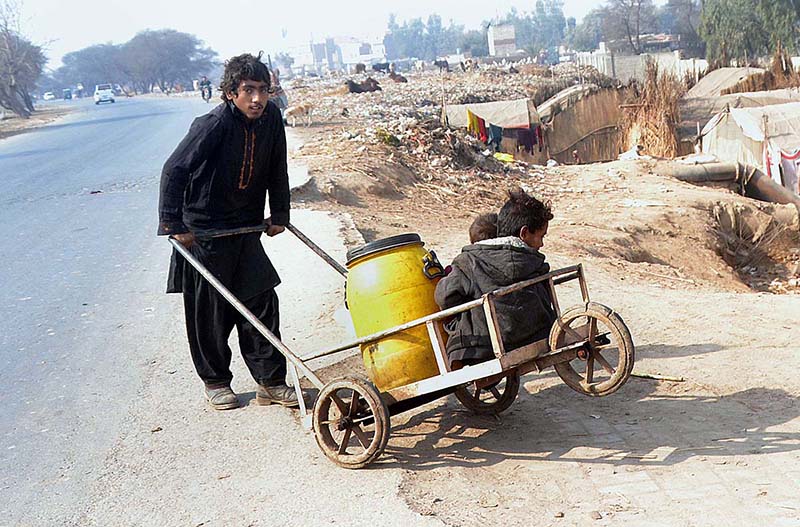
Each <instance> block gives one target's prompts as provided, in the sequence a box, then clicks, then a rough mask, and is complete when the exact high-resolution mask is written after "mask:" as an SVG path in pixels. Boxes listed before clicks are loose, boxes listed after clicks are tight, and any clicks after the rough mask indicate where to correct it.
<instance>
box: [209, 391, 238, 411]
mask: <svg viewBox="0 0 800 527" xmlns="http://www.w3.org/2000/svg"><path fill="white" fill-rule="evenodd" d="M206 401H208V404H209V406H211V408H213V409H214V410H231V409H233V408H239V398H238V397H236V394H235V393H233V390H231V387H230V386H217V387H213V388H212V387H209V386H206Z"/></svg>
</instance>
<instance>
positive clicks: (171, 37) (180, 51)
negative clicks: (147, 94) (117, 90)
mask: <svg viewBox="0 0 800 527" xmlns="http://www.w3.org/2000/svg"><path fill="white" fill-rule="evenodd" d="M215 57H216V52H214V51H213V50H211V49H210V48H206V47H203V43H202V41H201V40H200V39H199V38H197V37H196V36H194V35H190V34H188V33H181V32H180V31H175V30H174V29H160V30H156V31H154V30H146V31H142V32H141V33H138V34H137V35H136V36H135V37H133V38H132V39H131V40H130V41H128V42H127V43H126V44H125V45H124V46H123V47H122V58H123V63H124V70H125V71H127V72H128V73H129V75H130V77H131V78H132V79H134V80H135V82H137V83H138V84H140V85H146V86H147V87H148V88H149V87H152V86H153V85H157V86H158V87H159V88H160V89H161V91H163V92H169V91H170V90H171V89H172V88H174V87H175V86H176V85H178V84H190V83H191V81H192V79H194V78H196V77H197V75H198V74H200V73H206V72H208V71H209V70H210V69H211V68H212V67H213V65H214V58H215Z"/></svg>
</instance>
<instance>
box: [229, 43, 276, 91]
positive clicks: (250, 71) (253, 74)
mask: <svg viewBox="0 0 800 527" xmlns="http://www.w3.org/2000/svg"><path fill="white" fill-rule="evenodd" d="M261 55H262V52H260V51H259V53H258V56H254V55H251V54H250V53H243V54H242V55H236V56H235V57H233V58H231V59H230V60H227V61H225V72H224V73H223V74H222V81H221V82H220V84H219V89H220V90H222V95H221V97H222V100H223V101H227V100H228V98H227V97H226V94H227V93H228V92H232V93H234V94H237V93H238V91H239V84H240V83H241V82H242V81H244V80H250V81H260V82H266V83H267V88H269V87H270V78H269V68H267V65H266V64H264V63H263V62H261Z"/></svg>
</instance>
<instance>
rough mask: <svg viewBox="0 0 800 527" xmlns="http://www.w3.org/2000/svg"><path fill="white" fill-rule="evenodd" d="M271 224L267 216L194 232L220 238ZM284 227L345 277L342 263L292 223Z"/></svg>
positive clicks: (200, 236)
mask: <svg viewBox="0 0 800 527" xmlns="http://www.w3.org/2000/svg"><path fill="white" fill-rule="evenodd" d="M271 225H272V222H271V221H270V219H269V218H267V219H266V220H264V221H263V222H262V223H261V225H252V226H250V227H239V228H238V229H209V230H206V231H198V232H196V233H195V236H196V237H198V238H200V239H201V240H202V239H208V238H222V237H223V236H236V235H237V234H250V233H255V232H264V231H266V230H267V228H269V227H270V226H271ZM286 228H287V229H289V232H291V233H292V234H294V235H295V236H297V238H298V239H299V240H300V241H301V242H303V243H304V244H305V245H306V247H308V248H309V249H311V250H312V251H314V252H315V253H316V254H317V256H319V257H320V258H322V259H323V260H324V261H325V263H327V264H328V265H330V266H331V267H333V268H334V269H335V270H336V272H337V273H339V274H340V275H342V276H344V277H347V269H345V268H344V267H343V266H342V264H340V263H339V262H337V261H336V260H335V259H334V258H333V257H332V256H331V255H329V254H328V253H326V252H325V251H323V250H322V249H321V248H320V246H319V245H317V244H316V243H314V242H313V241H311V239H310V238H309V237H308V236H306V235H305V234H303V233H302V232H301V231H300V229H298V228H297V227H295V226H294V225H292V224H291V223H289V224H287V225H286Z"/></svg>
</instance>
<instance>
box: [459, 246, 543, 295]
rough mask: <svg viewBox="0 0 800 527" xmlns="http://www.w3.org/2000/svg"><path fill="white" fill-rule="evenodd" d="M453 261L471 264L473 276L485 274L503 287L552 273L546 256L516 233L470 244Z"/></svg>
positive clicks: (469, 268) (470, 271)
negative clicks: (528, 244) (515, 234)
mask: <svg viewBox="0 0 800 527" xmlns="http://www.w3.org/2000/svg"><path fill="white" fill-rule="evenodd" d="M453 263H454V264H455V265H459V266H468V271H469V273H470V274H471V275H472V276H481V275H482V276H483V277H485V278H487V279H488V280H489V281H490V282H491V283H493V284H495V285H497V286H500V287H504V286H507V285H511V284H513V283H515V282H519V281H522V280H528V279H530V278H535V277H537V276H541V275H543V274H546V273H548V272H550V265H549V264H547V263H546V262H545V256H544V255H543V254H542V253H540V252H539V251H537V250H536V249H533V248H532V247H529V246H527V245H526V244H525V242H523V241H522V240H521V239H519V238H518V237H516V236H508V237H505V238H494V239H491V240H483V241H481V242H478V243H474V244H472V245H467V246H466V247H464V248H463V249H462V252H461V254H459V255H458V256H457V257H456V259H455V261H454V262H453Z"/></svg>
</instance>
